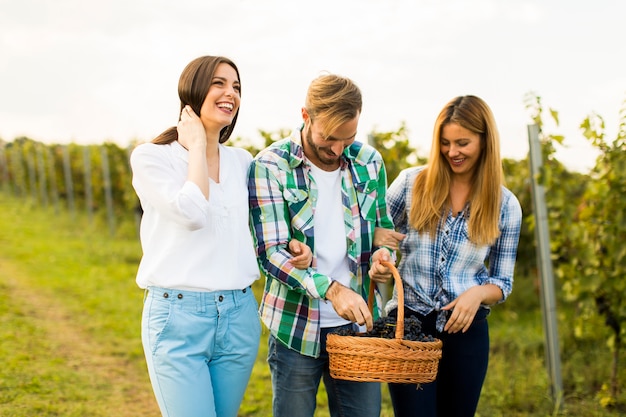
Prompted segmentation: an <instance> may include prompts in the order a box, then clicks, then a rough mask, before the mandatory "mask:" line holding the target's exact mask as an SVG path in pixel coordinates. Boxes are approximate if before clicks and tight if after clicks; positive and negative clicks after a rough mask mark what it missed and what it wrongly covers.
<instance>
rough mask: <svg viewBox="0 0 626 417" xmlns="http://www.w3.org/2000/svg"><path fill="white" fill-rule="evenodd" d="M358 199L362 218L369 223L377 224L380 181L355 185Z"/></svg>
mask: <svg viewBox="0 0 626 417" xmlns="http://www.w3.org/2000/svg"><path fill="white" fill-rule="evenodd" d="M354 188H355V190H356V199H357V203H358V204H359V211H360V212H361V216H362V217H363V218H364V219H365V220H367V221H369V222H376V218H377V216H376V212H377V201H378V181H377V180H367V181H365V182H359V183H356V184H354Z"/></svg>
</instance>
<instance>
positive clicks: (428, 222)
mask: <svg viewBox="0 0 626 417" xmlns="http://www.w3.org/2000/svg"><path fill="white" fill-rule="evenodd" d="M449 123H457V124H459V125H460V126H462V127H464V128H465V129H467V130H469V131H471V132H474V133H476V134H478V135H479V136H480V140H481V148H482V151H481V155H480V159H479V161H478V166H477V169H476V170H475V171H474V176H473V179H472V189H471V191H470V197H469V198H470V210H469V225H468V229H469V237H470V240H471V241H472V242H473V243H475V244H478V245H485V244H491V243H493V242H494V241H495V240H496V239H497V238H498V236H499V235H500V230H499V227H498V222H499V219H500V203H501V202H500V200H501V193H502V189H501V187H502V185H504V174H503V171H502V161H501V159H500V135H499V133H498V129H497V127H496V122H495V119H494V117H493V113H492V112H491V109H490V108H489V106H488V105H487V103H485V102H484V101H483V100H482V99H480V98H478V97H476V96H471V95H470V96H459V97H456V98H454V99H452V100H451V101H450V102H448V104H446V106H445V107H444V108H443V109H442V110H441V112H440V113H439V116H438V117H437V120H436V122H435V127H434V131H433V141H432V146H431V150H430V157H429V162H428V165H427V166H426V167H425V168H424V169H423V170H422V171H421V172H420V173H419V174H418V175H417V177H416V179H415V184H414V186H413V190H412V193H413V194H412V197H413V198H412V202H411V210H410V215H409V221H410V223H411V226H413V227H414V228H415V229H416V230H418V231H420V232H428V233H431V234H435V233H436V231H437V227H438V226H439V225H440V223H441V222H442V221H443V218H445V217H444V216H445V214H446V213H447V210H449V209H450V182H451V175H452V170H451V168H450V165H449V164H448V163H447V161H446V160H445V159H444V157H443V155H442V154H441V133H442V130H443V127H444V126H445V125H447V124H449Z"/></svg>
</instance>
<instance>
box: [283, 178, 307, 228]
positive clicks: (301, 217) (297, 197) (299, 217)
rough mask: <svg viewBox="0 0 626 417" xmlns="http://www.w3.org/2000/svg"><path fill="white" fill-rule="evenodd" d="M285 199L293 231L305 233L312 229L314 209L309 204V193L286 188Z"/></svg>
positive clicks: (284, 191)
mask: <svg viewBox="0 0 626 417" xmlns="http://www.w3.org/2000/svg"><path fill="white" fill-rule="evenodd" d="M283 199H284V200H285V204H286V205H287V209H288V210H289V217H290V219H291V227H292V229H294V230H300V231H302V232H303V233H304V231H305V230H308V229H310V228H311V226H312V224H313V209H312V207H311V204H310V202H309V193H308V192H307V191H306V190H301V189H299V188H285V189H284V190H283Z"/></svg>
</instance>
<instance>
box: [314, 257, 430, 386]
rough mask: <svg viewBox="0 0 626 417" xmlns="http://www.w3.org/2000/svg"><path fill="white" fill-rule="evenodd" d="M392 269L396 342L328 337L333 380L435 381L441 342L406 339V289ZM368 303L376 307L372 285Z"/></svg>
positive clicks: (391, 265)
mask: <svg viewBox="0 0 626 417" xmlns="http://www.w3.org/2000/svg"><path fill="white" fill-rule="evenodd" d="M383 264H384V265H385V266H387V267H388V268H390V269H391V272H392V273H393V278H394V281H395V286H396V292H397V295H398V317H397V325H396V335H395V336H396V337H395V339H384V338H379V337H361V336H340V335H338V334H329V335H328V338H327V339H326V350H327V351H328V356H329V367H330V375H331V376H332V377H333V378H337V379H344V380H348V381H358V382H395V383H401V384H421V383H428V382H432V381H434V380H435V377H436V376H437V367H438V365H439V359H441V346H442V343H441V340H439V339H435V341H434V342H413V341H408V340H403V337H404V290H403V288H402V280H401V278H400V275H399V274H398V270H397V269H396V268H395V266H394V265H393V264H391V263H389V262H383ZM371 284H372V285H370V291H369V299H368V304H369V308H370V312H371V311H372V310H373V305H374V302H373V301H374V285H373V283H371Z"/></svg>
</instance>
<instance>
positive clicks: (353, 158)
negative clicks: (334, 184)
mask: <svg viewBox="0 0 626 417" xmlns="http://www.w3.org/2000/svg"><path fill="white" fill-rule="evenodd" d="M302 129H304V123H302V124H301V125H300V126H298V127H297V128H295V129H293V130H292V131H291V135H290V136H289V139H290V140H291V152H290V154H291V159H290V161H289V166H290V167H291V168H295V167H297V166H299V165H300V164H302V163H303V162H304V160H305V156H304V148H303V147H302ZM362 149H363V143H362V142H359V141H356V140H355V141H354V142H353V143H352V144H351V145H350V146H348V147H347V148H346V149H344V150H343V153H342V154H341V164H340V168H341V169H344V168H346V166H347V165H348V164H349V163H350V162H352V163H357V164H359V165H366V164H367V163H368V162H370V159H371V155H370V158H367V159H366V158H364V156H366V155H367V154H368V152H361V150H362Z"/></svg>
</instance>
